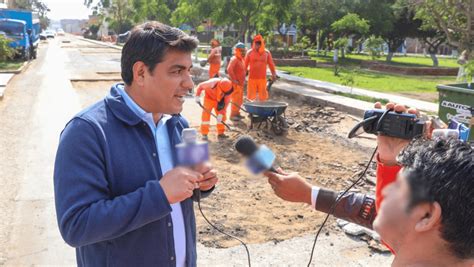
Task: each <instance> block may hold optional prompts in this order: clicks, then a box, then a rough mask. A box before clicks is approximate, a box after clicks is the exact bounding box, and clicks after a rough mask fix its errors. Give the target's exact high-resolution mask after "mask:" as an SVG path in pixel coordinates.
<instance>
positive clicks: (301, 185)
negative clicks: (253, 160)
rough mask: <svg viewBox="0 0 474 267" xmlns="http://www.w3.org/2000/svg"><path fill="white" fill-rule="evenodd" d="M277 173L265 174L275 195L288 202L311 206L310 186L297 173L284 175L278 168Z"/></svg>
mask: <svg viewBox="0 0 474 267" xmlns="http://www.w3.org/2000/svg"><path fill="white" fill-rule="evenodd" d="M277 171H278V173H274V172H270V171H268V172H265V173H264V175H265V176H266V177H267V178H268V183H270V185H271V186H272V189H273V191H274V192H275V194H276V195H277V196H278V197H280V198H282V199H284V200H286V201H290V202H303V203H307V204H309V205H311V184H309V183H308V182H307V181H306V180H305V179H303V178H302V177H301V176H299V175H298V173H296V172H294V173H290V174H288V173H285V172H283V170H282V169H281V168H279V169H278V170H277Z"/></svg>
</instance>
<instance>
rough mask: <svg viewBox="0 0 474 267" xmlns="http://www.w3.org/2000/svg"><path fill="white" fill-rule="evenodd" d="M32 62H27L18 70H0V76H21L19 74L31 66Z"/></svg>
mask: <svg viewBox="0 0 474 267" xmlns="http://www.w3.org/2000/svg"><path fill="white" fill-rule="evenodd" d="M30 62H31V61H25V62H23V65H21V66H20V67H19V68H18V69H16V70H0V74H1V73H13V74H19V73H22V72H23V70H24V69H25V68H26V66H27V65H29V64H30Z"/></svg>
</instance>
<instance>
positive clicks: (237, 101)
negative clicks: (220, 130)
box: [227, 42, 246, 121]
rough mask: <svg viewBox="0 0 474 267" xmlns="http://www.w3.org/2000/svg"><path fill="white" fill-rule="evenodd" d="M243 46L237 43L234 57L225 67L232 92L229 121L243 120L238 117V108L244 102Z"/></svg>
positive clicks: (244, 72)
mask: <svg viewBox="0 0 474 267" xmlns="http://www.w3.org/2000/svg"><path fill="white" fill-rule="evenodd" d="M244 57H245V45H244V44H243V43H240V42H239V43H237V44H236V45H235V49H234V56H233V57H232V58H231V60H230V62H229V66H228V67H227V74H229V77H230V80H231V81H232V87H233V88H234V92H233V93H232V103H233V105H231V108H230V110H231V112H230V119H231V120H233V121H238V120H240V119H242V118H243V116H241V115H240V106H242V103H243V101H244V83H245V75H246V71H245V61H244Z"/></svg>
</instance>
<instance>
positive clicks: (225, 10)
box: [211, 0, 267, 41]
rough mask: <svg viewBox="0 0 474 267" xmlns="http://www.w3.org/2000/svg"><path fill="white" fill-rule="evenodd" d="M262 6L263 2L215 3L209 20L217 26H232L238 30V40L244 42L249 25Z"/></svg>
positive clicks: (238, 0)
mask: <svg viewBox="0 0 474 267" xmlns="http://www.w3.org/2000/svg"><path fill="white" fill-rule="evenodd" d="M264 4H267V2H265V1H264V0H233V1H215V6H214V9H213V11H212V13H211V18H213V19H214V22H215V23H216V24H217V25H231V24H234V25H236V26H237V27H238V29H239V38H241V40H243V41H245V40H246V38H245V36H246V34H247V33H248V31H249V28H250V26H251V23H255V21H254V19H255V18H256V17H258V15H259V14H260V12H261V11H262V8H263V6H264Z"/></svg>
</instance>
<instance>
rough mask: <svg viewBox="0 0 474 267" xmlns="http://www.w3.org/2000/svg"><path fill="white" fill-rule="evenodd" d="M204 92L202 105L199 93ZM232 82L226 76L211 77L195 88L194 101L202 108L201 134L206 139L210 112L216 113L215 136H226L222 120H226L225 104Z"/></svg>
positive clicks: (227, 100)
mask: <svg viewBox="0 0 474 267" xmlns="http://www.w3.org/2000/svg"><path fill="white" fill-rule="evenodd" d="M202 91H204V92H205V95H204V105H201V98H200V96H201V93H202ZM232 92H233V90H232V82H231V81H230V80H229V79H227V78H212V79H209V80H208V81H205V82H202V83H200V84H199V85H198V86H197V89H196V102H197V103H198V104H199V105H201V107H202V108H203V111H202V116H201V134H202V138H203V139H204V140H207V135H208V134H209V126H210V120H211V112H213V110H215V114H217V115H216V116H217V137H218V138H227V135H225V134H224V131H225V126H224V124H223V123H222V122H225V120H226V110H227V105H228V104H229V102H230V98H231V94H232Z"/></svg>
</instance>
